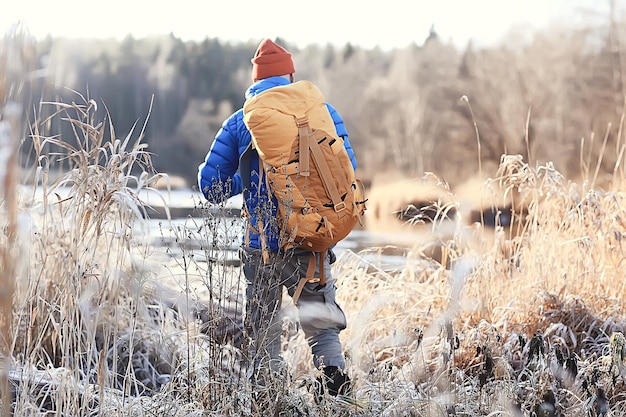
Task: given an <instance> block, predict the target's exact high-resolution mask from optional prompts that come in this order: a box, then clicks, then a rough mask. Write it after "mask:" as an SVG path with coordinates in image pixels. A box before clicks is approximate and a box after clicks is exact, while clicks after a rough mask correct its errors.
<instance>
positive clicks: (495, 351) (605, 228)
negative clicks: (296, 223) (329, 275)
mask: <svg viewBox="0 0 626 417" xmlns="http://www.w3.org/2000/svg"><path fill="white" fill-rule="evenodd" d="M43 105H45V106H52V107H54V109H55V112H53V116H52V117H55V118H59V119H61V120H62V121H63V122H64V123H68V124H70V125H71V126H72V128H73V131H74V134H75V137H74V138H71V139H72V140H68V139H67V138H59V137H54V136H50V135H47V134H46V133H45V132H44V131H43V129H44V126H46V120H38V121H37V123H35V124H34V125H33V128H32V131H31V136H32V143H33V146H34V151H35V152H36V155H37V159H36V160H37V161H38V162H37V165H36V166H35V167H32V168H33V170H34V172H35V174H34V178H35V179H36V181H35V184H34V185H33V187H35V188H36V189H37V192H35V190H34V189H31V188H26V191H21V190H24V188H21V187H17V184H14V183H13V184H9V183H7V182H6V181H5V182H4V183H3V189H2V191H3V200H2V212H1V213H2V222H3V223H2V224H3V228H2V239H3V241H4V242H5V243H6V245H5V246H3V248H4V251H5V252H6V251H7V250H9V248H11V249H10V250H11V252H10V254H11V256H10V257H8V258H6V259H8V261H4V263H3V270H2V273H3V276H2V278H3V284H4V285H5V286H6V285H8V289H9V291H13V296H12V305H11V306H10V307H11V308H10V309H9V308H8V307H7V305H6V304H4V305H3V306H4V309H3V312H4V315H3V317H4V319H5V320H7V319H10V326H7V327H4V328H3V329H5V331H7V330H6V329H9V330H8V331H10V333H9V334H8V341H9V342H10V343H8V348H7V347H6V346H5V349H7V350H5V353H4V355H5V358H4V359H5V360H6V361H8V362H9V369H8V370H9V372H6V379H5V380H6V381H8V382H10V384H9V386H10V387H11V390H10V391H11V392H10V396H11V398H12V402H11V404H10V405H11V408H12V411H13V412H14V414H15V415H47V414H50V413H54V414H57V415H102V416H105V415H106V416H110V415H119V416H131V415H133V416H135V415H150V416H189V415H210V416H224V415H241V416H252V415H276V416H279V415H283V416H287V415H300V416H322V415H325V416H326V415H337V416H407V415H414V416H445V415H465V416H470V415H471V416H474V415H505V416H519V415H533V413H535V414H534V415H541V414H540V413H545V412H547V411H549V410H550V408H551V407H552V408H554V409H555V410H556V411H557V412H558V414H559V415H564V416H588V415H590V414H591V415H600V414H601V411H602V409H603V408H606V409H608V410H611V412H612V415H622V414H623V412H622V409H623V408H624V405H625V402H624V375H625V374H624V373H625V369H624V356H625V354H626V350H625V347H624V338H623V331H624V318H623V317H624V305H623V301H622V300H623V299H624V295H625V294H624V291H625V290H624V284H623V282H622V278H623V270H624V266H625V265H624V248H623V247H622V241H623V239H624V237H625V236H626V224H625V220H624V219H625V218H626V213H625V212H624V211H625V210H626V204H625V202H624V198H626V186H625V184H626V183H625V182H624V181H623V179H622V178H619V177H618V176H617V175H616V176H615V178H614V181H613V183H612V184H613V186H612V188H611V189H609V190H602V189H599V188H597V187H594V186H593V183H592V181H589V182H585V183H582V184H575V183H572V182H570V181H568V180H567V179H566V178H564V177H563V176H562V175H561V174H560V173H559V171H558V170H557V169H556V168H555V167H553V166H552V165H551V164H547V165H544V166H536V167H532V166H529V165H528V164H527V163H526V162H525V161H524V160H523V159H522V158H521V157H519V156H514V155H505V156H504V157H503V158H502V161H501V163H500V166H499V170H498V171H497V172H496V173H495V175H494V179H492V180H491V182H497V183H498V186H499V187H501V188H502V189H504V190H505V192H506V193H515V195H519V196H521V197H523V201H524V202H525V205H526V206H525V208H526V211H527V214H526V216H525V217H524V218H523V220H521V223H518V229H517V230H516V231H515V233H512V232H511V231H510V230H507V229H502V228H496V229H495V230H488V229H486V228H482V227H477V226H476V225H473V226H472V227H471V228H469V229H466V228H463V227H459V229H458V231H457V234H456V235H454V236H453V237H452V238H450V239H448V240H445V241H442V242H440V243H441V244H442V245H443V246H444V248H445V250H444V251H443V253H444V254H445V256H443V257H442V258H441V259H438V260H435V259H431V258H429V257H427V256H425V255H424V253H425V251H423V250H422V248H421V247H420V246H419V245H416V246H415V247H414V248H413V249H412V250H411V251H409V252H407V254H406V265H405V266H403V267H400V268H395V269H386V268H385V267H384V266H383V265H381V264H378V263H376V262H375V261H372V259H374V258H372V257H370V256H366V255H367V253H366V252H365V251H364V252H358V253H356V252H352V251H349V250H348V251H345V252H344V253H343V254H342V255H341V256H340V259H339V260H338V262H337V263H336V264H335V267H334V271H333V273H334V276H335V278H336V282H337V286H338V296H339V301H340V303H341V305H342V307H343V308H344V310H345V312H346V314H347V315H348V322H349V327H348V329H347V330H346V331H344V332H343V333H342V339H343V342H344V344H345V346H346V355H347V359H348V369H347V370H348V372H349V374H350V375H351V377H352V378H353V381H354V393H353V395H352V396H351V397H339V398H332V397H328V398H323V399H322V401H319V402H316V401H314V398H313V397H314V396H313V393H314V390H315V382H316V377H317V376H318V371H317V370H315V369H313V367H312V365H311V361H310V351H309V347H308V345H307V343H306V341H305V340H304V338H303V335H302V333H301V332H300V331H299V330H298V327H297V321H296V319H295V315H294V310H293V305H292V304H291V303H290V301H289V299H288V298H287V297H286V298H285V308H284V312H283V313H284V321H283V323H284V333H285V336H286V340H285V344H284V357H285V358H286V360H287V364H288V369H287V372H286V373H285V374H280V375H271V374H270V375H268V379H267V380H266V385H264V386H263V387H258V386H252V384H251V382H250V380H249V375H250V371H251V370H250V369H249V368H248V366H247V363H250V362H251V361H253V359H254V358H250V357H249V354H248V350H247V343H246V334H245V332H244V331H243V329H242V326H241V323H242V321H243V319H242V314H243V313H242V311H243V303H244V297H243V293H244V289H245V283H244V280H243V277H242V274H241V271H240V269H239V267H238V266H237V265H236V264H231V263H230V262H229V258H228V257H227V254H228V251H227V250H233V249H234V248H235V247H236V246H237V244H238V240H239V234H240V232H241V222H240V221H239V219H237V218H236V217H232V216H228V215H226V214H227V213H226V211H227V208H226V207H220V206H218V207H215V206H209V205H206V204H203V203H200V202H198V206H197V208H196V209H197V211H198V213H199V216H197V217H194V218H188V219H186V220H185V221H184V222H182V223H176V222H174V221H168V220H164V221H163V223H162V238H161V241H160V242H153V241H150V240H148V239H146V236H147V233H146V230H145V220H144V218H145V217H149V215H150V213H151V209H150V207H147V206H146V204H145V203H144V202H143V201H142V200H141V199H140V198H139V192H140V191H141V190H145V189H151V188H152V186H153V185H154V184H155V183H156V182H157V181H158V180H159V179H161V178H162V177H163V175H162V174H159V173H157V172H154V169H153V168H152V163H151V155H150V153H149V152H148V151H147V149H146V148H145V147H144V145H143V144H142V137H143V131H142V129H141V128H140V127H137V130H136V131H134V132H131V133H130V134H128V135H127V136H125V137H122V138H118V137H117V136H116V132H115V129H114V126H113V123H111V121H108V120H104V121H101V120H96V119H95V118H94V110H95V106H96V103H95V102H94V101H92V100H89V99H88V98H84V99H81V100H80V103H79V104H76V103H72V104H63V103H44V104H43ZM61 161H62V162H63V164H64V165H65V166H66V167H67V170H66V171H65V173H64V174H63V175H61V176H59V177H55V178H52V177H51V176H50V175H49V173H50V170H51V168H52V167H53V166H56V165H58V164H59V163H61ZM7 172H8V171H7ZM616 172H617V171H616ZM5 177H6V176H5ZM7 184H8V185H7ZM491 185H493V184H488V183H486V184H485V187H489V186H491ZM154 192H155V193H157V195H162V194H160V193H162V192H163V193H166V192H167V191H162V192H161V191H156V190H154ZM162 196H163V198H164V199H166V196H165V195H162ZM448 197H450V198H454V195H453V194H452V195H450V196H448ZM12 201H14V202H15V204H14V205H13V204H12ZM445 201H446V209H449V205H450V204H451V203H450V199H449V198H446V199H445ZM12 207H14V208H12ZM12 213H13V214H12ZM468 233H473V234H475V236H474V238H473V239H468V238H467V234H468ZM468 242H472V244H471V245H470V244H468ZM12 245H13V246H12ZM475 245H478V246H475ZM370 250H373V249H370ZM7 253H8V252H7ZM10 263H13V265H14V267H12V269H9V268H8V267H7V265H9V264H10ZM7 274H8V275H7ZM11 282H14V283H15V284H14V286H13V285H11ZM8 310H10V313H11V314H8V313H7V311H8ZM5 369H6V368H5ZM3 404H4V406H5V407H7V408H8V406H9V402H8V401H7V395H4V396H3ZM599 412H600V413H599ZM544 415H549V414H544Z"/></svg>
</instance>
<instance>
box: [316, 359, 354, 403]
mask: <svg viewBox="0 0 626 417" xmlns="http://www.w3.org/2000/svg"><path fill="white" fill-rule="evenodd" d="M323 372H324V375H323V376H321V377H319V378H317V389H316V396H315V399H316V400H317V402H318V403H319V402H320V401H321V400H322V397H323V396H324V392H326V391H328V393H329V394H330V395H332V396H333V397H336V396H337V395H350V393H351V391H352V386H351V382H350V377H349V376H348V375H346V374H344V373H343V371H342V370H341V369H339V368H338V367H336V366H327V367H325V368H324V370H323Z"/></svg>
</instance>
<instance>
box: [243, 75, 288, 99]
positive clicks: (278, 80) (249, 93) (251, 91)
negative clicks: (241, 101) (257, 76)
mask: <svg viewBox="0 0 626 417" xmlns="http://www.w3.org/2000/svg"><path fill="white" fill-rule="evenodd" d="M287 84H291V81H289V80H288V79H287V78H285V77H280V76H277V77H269V78H265V79H263V80H259V81H257V82H255V83H253V84H252V85H251V86H250V87H248V89H247V90H246V99H249V98H250V97H253V96H256V95H257V94H259V93H262V92H263V91H265V90H267V89H269V88H272V87H277V86H280V85H287Z"/></svg>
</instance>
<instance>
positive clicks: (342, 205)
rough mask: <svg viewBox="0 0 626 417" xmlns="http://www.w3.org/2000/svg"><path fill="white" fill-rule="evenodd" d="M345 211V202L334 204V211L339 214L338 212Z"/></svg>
mask: <svg viewBox="0 0 626 417" xmlns="http://www.w3.org/2000/svg"><path fill="white" fill-rule="evenodd" d="M345 209H346V203H345V202H343V201H342V202H341V203H338V204H335V211H337V212H339V211H343V210H345Z"/></svg>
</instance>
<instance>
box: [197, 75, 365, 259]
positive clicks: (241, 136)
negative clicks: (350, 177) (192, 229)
mask: <svg viewBox="0 0 626 417" xmlns="http://www.w3.org/2000/svg"><path fill="white" fill-rule="evenodd" d="M286 84H289V80H287V79H286V78H284V77H270V78H266V79H263V80H259V81H257V82H255V83H254V84H252V85H251V86H250V87H249V88H248V90H247V91H246V98H249V97H252V96H254V95H256V94H259V93H261V92H263V91H265V90H267V89H269V88H272V87H276V86H280V85H286ZM326 106H327V107H328V110H329V111H330V115H331V116H332V118H333V121H334V122H335V128H336V129H337V134H338V135H339V136H341V137H342V138H343V140H344V145H345V147H346V150H347V151H348V155H349V156H350V160H351V161H352V166H354V169H356V166H357V163H356V158H355V156H354V151H353V150H352V146H351V145H350V142H349V141H348V132H347V130H346V127H345V125H344V122H343V119H342V118H341V116H340V115H339V113H338V112H337V110H335V109H334V108H333V107H332V106H331V105H330V104H328V103H327V104H326ZM251 140H252V138H251V136H250V132H249V131H248V129H247V127H246V125H245V124H244V122H243V109H239V110H237V111H236V112H235V113H233V114H232V115H231V116H230V117H229V118H228V119H226V120H225V121H224V123H223V124H222V128H221V129H220V130H219V131H218V132H217V135H216V136H215V140H214V141H213V144H212V145H211V149H210V150H209V152H208V153H207V155H206V158H205V159H204V162H203V163H202V164H200V166H199V167H198V185H199V186H200V190H202V193H203V194H204V196H205V197H206V198H207V200H208V201H209V202H212V203H220V202H222V201H223V200H225V199H227V198H230V197H232V196H234V195H237V194H240V193H242V192H243V184H242V180H241V176H240V175H239V172H237V171H238V168H239V162H240V158H241V156H242V154H243V153H244V151H245V150H246V149H247V148H248V146H249V145H250V142H251ZM250 171H251V173H250V190H249V192H247V193H246V194H245V196H244V197H245V199H246V207H247V208H248V210H249V215H250V219H249V220H250V222H249V223H250V224H249V225H248V226H247V227H248V228H249V230H247V231H246V233H248V236H249V246H250V247H253V248H261V242H260V235H259V234H258V233H256V232H255V231H256V230H258V224H259V216H263V217H262V221H263V223H262V224H263V225H266V226H265V227H266V228H265V236H266V244H267V247H268V248H269V249H270V250H272V251H275V252H277V251H278V250H279V245H278V231H277V230H273V229H272V228H271V227H270V228H268V227H267V225H275V223H276V222H274V221H272V219H274V218H275V216H276V201H275V199H274V198H273V197H268V192H267V190H266V189H265V181H261V188H260V189H259V188H258V184H259V176H258V172H259V161H258V158H252V160H251V161H250Z"/></svg>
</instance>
